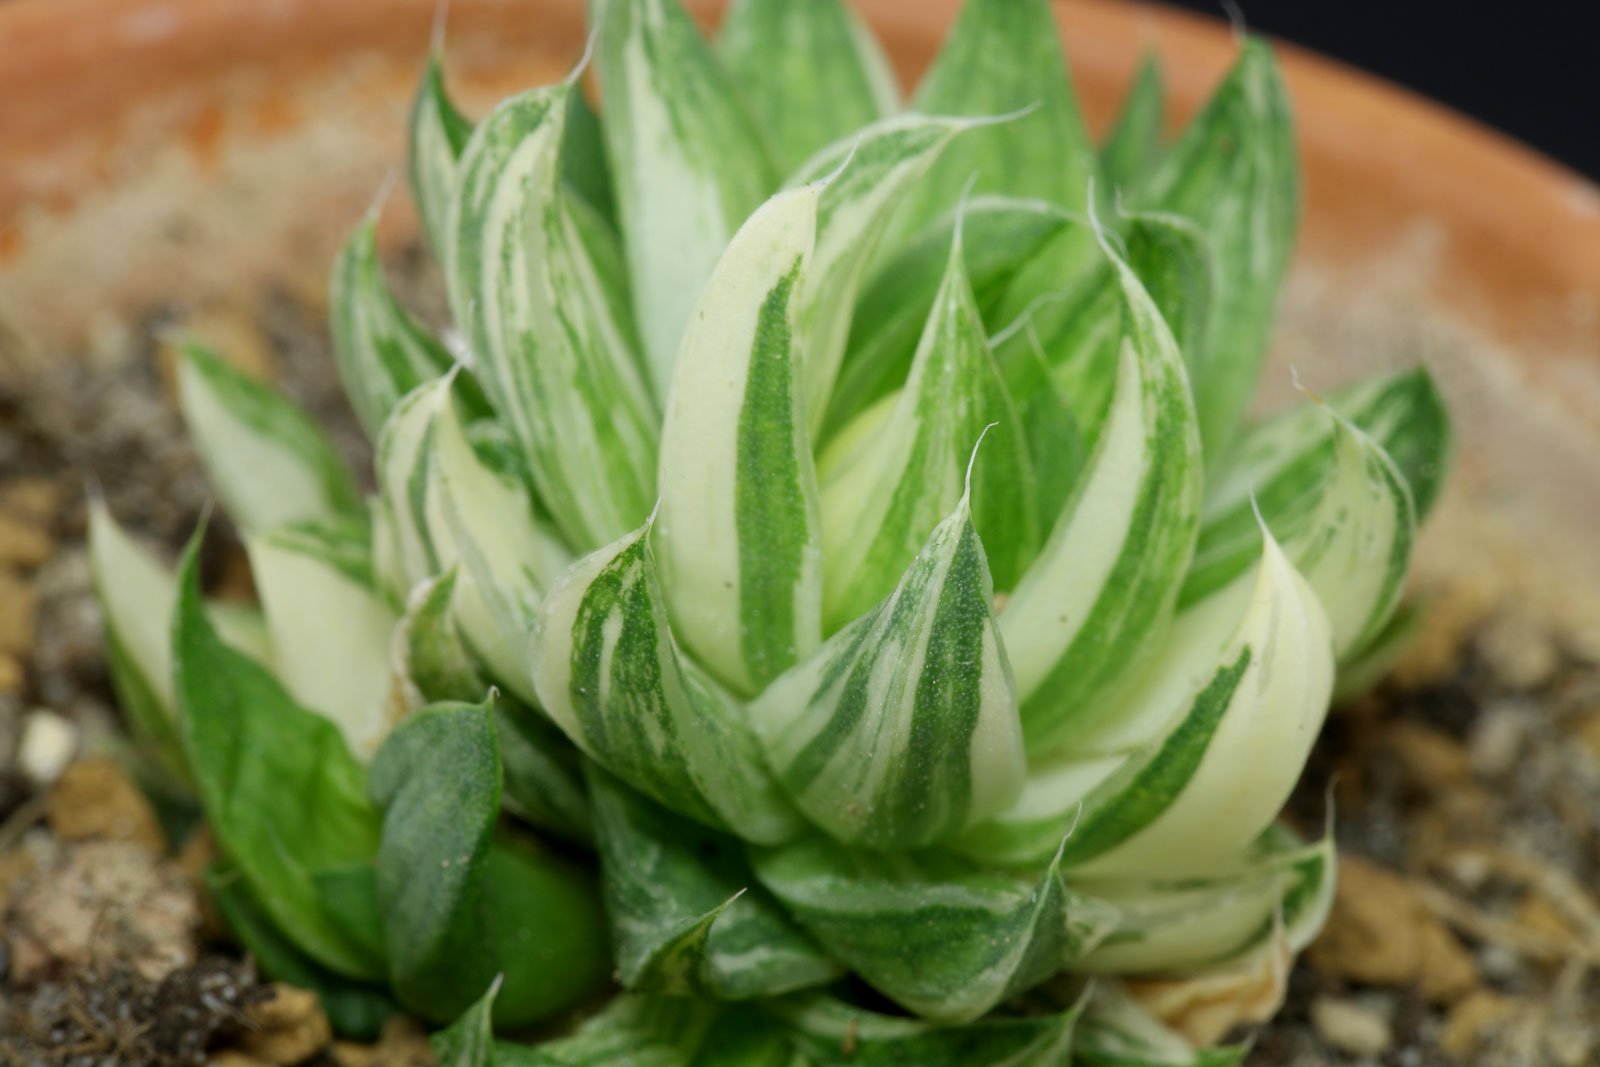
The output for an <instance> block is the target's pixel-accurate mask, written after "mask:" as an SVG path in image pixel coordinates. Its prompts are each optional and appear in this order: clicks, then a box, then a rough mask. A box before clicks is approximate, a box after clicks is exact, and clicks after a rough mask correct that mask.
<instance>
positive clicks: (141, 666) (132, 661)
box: [89, 494, 272, 781]
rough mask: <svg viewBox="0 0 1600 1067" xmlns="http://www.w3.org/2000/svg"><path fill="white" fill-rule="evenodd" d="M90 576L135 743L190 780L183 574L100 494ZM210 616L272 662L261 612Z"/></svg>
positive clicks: (92, 511)
mask: <svg viewBox="0 0 1600 1067" xmlns="http://www.w3.org/2000/svg"><path fill="white" fill-rule="evenodd" d="M89 577H90V581H91V582H92V584H93V586H94V595H95V600H96V602H97V603H98V604H99V606H100V619H101V624H102V625H103V627H104V629H105V641H106V653H107V659H108V661H109V663H110V666H111V680H112V684H113V685H114V686H115V688H116V691H117V698H118V702H119V707H121V708H122V710H123V711H124V712H125V713H126V714H127V716H128V719H129V725H130V726H131V727H132V730H133V734H134V739H135V741H137V742H138V744H139V746H140V748H141V749H142V750H143V752H144V754H145V755H148V756H150V757H152V758H153V759H155V760H156V762H157V763H158V765H159V766H160V767H161V768H162V769H163V770H164V771H167V772H170V773H171V774H173V775H174V776H175V777H176V778H177V780H179V781H186V780H187V779H188V768H187V767H186V766H185V762H184V757H183V750H182V745H181V741H180V738H179V736H178V727H177V712H176V707H177V697H176V693H175V690H174V680H173V674H172V617H173V611H174V607H175V605H176V604H177V600H178V579H177V575H175V574H174V573H173V571H172V569H171V568H170V567H169V566H167V564H165V563H164V562H162V561H161V560H160V559H158V558H157V557H156V555H155V553H153V552H151V551H150V549H149V548H147V547H146V546H144V545H142V544H140V543H139V542H137V541H135V540H134V539H133V537H132V536H130V535H129V533H128V532H127V531H126V530H124V529H123V528H122V526H121V525H119V524H118V523H117V520H116V519H115V518H113V517H112V515H111V512H110V511H109V510H108V509H107V508H106V504H105V500H104V499H103V498H101V497H100V496H99V495H98V494H95V495H92V496H91V497H90V498H89ZM206 615H207V617H208V618H209V619H210V621H211V624H212V625H213V626H214V627H216V630H217V634H218V636H219V637H220V638H221V639H222V641H224V642H225V643H226V644H227V645H228V646H229V647H231V648H233V649H235V650H236V651H238V652H241V653H243V654H244V655H246V656H249V657H250V658H251V659H253V660H255V661H256V662H258V663H262V664H270V663H271V659H272V657H271V648H270V642H269V640H268V638H267V634H266V625H265V623H264V622H263V621H262V619H261V612H260V611H259V610H257V609H256V608H254V607H253V606H246V605H242V604H231V603H217V602H212V603H210V604H208V605H206Z"/></svg>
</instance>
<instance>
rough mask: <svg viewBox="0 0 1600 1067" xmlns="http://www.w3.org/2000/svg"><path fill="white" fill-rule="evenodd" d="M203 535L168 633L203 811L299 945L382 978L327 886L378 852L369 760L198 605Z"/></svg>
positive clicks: (195, 542) (255, 894) (191, 555)
mask: <svg viewBox="0 0 1600 1067" xmlns="http://www.w3.org/2000/svg"><path fill="white" fill-rule="evenodd" d="M201 536H202V534H200V533H197V534H196V536H195V537H194V539H192V540H191V541H190V543H189V547H188V548H187V549H186V551H185V553H184V558H183V563H182V565H181V566H180V568H179V579H178V602H177V608H176V610H175V612H174V616H173V630H172V634H173V637H172V645H173V672H174V673H173V676H174V679H175V681H176V691H177V704H178V723H179V734H180V736H181V738H182V740H183V748H184V753H185V756H186V757H187V760H188V765H189V767H190V770H191V771H192V773H193V775H194V781H195V786H196V790H197V792H198V794H199V799H200V803H201V806H202V807H203V809H204V810H205V814H206V820H207V822H208V824H209V825H210V827H211V831H212V833H213V834H215V835H216V839H217V843H218V844H219V846H220V847H221V849H222V851H223V852H224V853H225V854H226V855H227V856H229V857H230V858H231V859H232V861H233V863H234V865H235V866H236V867H237V869H238V871H239V874H240V877H241V878H242V879H243V880H244V882H245V884H246V885H247V886H248V887H249V891H250V895H251V897H252V898H253V899H254V900H256V901H257V902H258V903H259V904H260V905H261V907H262V908H263V909H264V910H265V911H266V913H267V914H268V916H269V917H270V918H271V920H272V922H273V924H274V925H275V926H276V927H277V928H278V929H279V930H281V931H282V932H283V934H284V936H285V937H287V938H288V939H289V940H290V941H291V942H293V944H294V945H295V947H296V948H297V949H299V950H300V951H301V952H303V953H305V954H306V955H307V956H309V957H310V958H311V959H313V960H315V961H316V962H317V963H318V964H320V965H322V966H324V967H327V968H328V969H329V970H332V971H334V972H337V973H338V974H341V975H346V976H349V977H354V978H361V979H379V978H381V977H382V976H383V973H384V966H383V961H382V960H381V959H377V958H374V957H373V955H372V954H371V952H370V951H369V949H368V947H367V945H366V939H365V938H364V937H362V936H359V935H358V933H357V932H354V931H352V930H350V929H348V928H347V927H346V926H345V925H344V924H343V923H342V922H340V921H339V920H338V919H337V918H336V917H335V915H334V914H333V913H332V912H331V911H330V909H329V908H328V907H327V905H326V903H325V901H324V899H323V894H322V881H323V877H322V876H323V875H324V874H326V873H328V872H334V871H340V870H346V869H348V868H349V867H351V866H352V865H361V864H365V863H369V862H370V861H371V859H372V857H373V855H375V854H376V852H377V847H378V815H377V812H376V811H374V810H373V808H372V806H371V805H370V804H369V803H368V802H367V798H366V790H365V778H366V773H365V770H364V768H363V767H362V765H361V764H360V763H359V762H358V761H357V760H356V759H355V757H354V756H352V755H351V753H350V750H349V748H348V747H347V745H346V743H345V741H344V738H343V737H342V736H341V734H340V732H339V729H338V728H337V727H336V726H335V725H334V724H333V723H332V722H330V721H328V719H326V718H324V717H323V716H321V715H318V714H317V713H315V712H312V711H308V710H306V709H305V708H303V707H301V706H299V705H298V704H296V703H295V701H294V699H293V698H292V697H290V696H289V694H288V693H287V692H286V691H285V690H284V688H283V686H282V685H280V684H279V683H278V682H277V681H276V680H275V679H274V678H273V677H272V675H270V674H269V673H267V671H265V670H264V669H263V668H261V667H260V666H259V665H257V664H256V663H255V662H254V661H253V660H251V659H250V658H249V657H247V656H245V655H243V654H241V653H239V652H236V651H234V650H233V649H231V648H229V647H228V646H227V645H226V644H224V643H223V642H222V640H221V638H220V637H218V635H217V631H216V629H215V628H214V627H213V626H212V625H211V623H210V622H209V621H208V620H207V619H206V617H205V612H204V611H203V610H202V606H201V599H200V583H199V549H200V538H201ZM307 797H315V798H316V803H315V804H307V803H305V802H304V801H305V798H307Z"/></svg>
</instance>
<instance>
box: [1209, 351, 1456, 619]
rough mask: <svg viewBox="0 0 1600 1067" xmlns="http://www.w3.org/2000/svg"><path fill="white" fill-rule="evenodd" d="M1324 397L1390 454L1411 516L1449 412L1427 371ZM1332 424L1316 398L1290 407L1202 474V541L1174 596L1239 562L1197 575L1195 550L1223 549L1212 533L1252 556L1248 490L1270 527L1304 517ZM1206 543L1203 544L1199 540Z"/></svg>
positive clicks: (1437, 458) (1421, 498) (1424, 495)
mask: <svg viewBox="0 0 1600 1067" xmlns="http://www.w3.org/2000/svg"><path fill="white" fill-rule="evenodd" d="M1326 404H1327V407H1328V408H1330V409H1332V410H1333V411H1334V412H1337V413H1338V414H1339V415H1342V416H1343V417H1344V418H1346V419H1348V420H1349V421H1350V422H1351V423H1353V424H1354V425H1355V426H1356V427H1357V428H1359V429H1360V430H1361V431H1362V432H1364V433H1366V434H1367V435H1369V436H1370V437H1371V438H1372V439H1373V440H1374V441H1375V442H1376V443H1377V445H1378V446H1379V447H1380V448H1381V449H1382V450H1383V451H1384V452H1386V453H1387V454H1388V455H1389V457H1390V458H1391V459H1393V460H1394V462H1395V465H1396V466H1397V467H1399V469H1400V471H1401V473H1402V474H1403V475H1404V477H1405V480H1406V484H1407V485H1408V487H1409V488H1410V491H1411V496H1412V500H1413V502H1414V503H1415V505H1416V512H1417V518H1418V521H1419V522H1420V521H1421V519H1422V518H1424V517H1425V516H1426V515H1427V514H1428V510H1429V509H1430V508H1431V507H1432V506H1433V502H1434V500H1435V499H1436V498H1437V496H1438V490H1439V486H1440V484H1441V483H1442V481H1443V477H1444V474H1445V472H1446V471H1447V470H1448V468H1449V465H1450V453H1451V447H1452V440H1451V427H1450V417H1449V413H1448V411H1447V410H1446V409H1445V406H1444V400H1443V398H1442V397H1441V396H1440V395H1439V391H1438V387H1437V386H1436V385H1435V384H1434V382H1433V378H1432V376H1431V375H1429V374H1428V372H1427V371H1426V370H1423V369H1421V368H1417V369H1415V370H1409V371H1400V372H1398V373H1394V374H1387V375H1382V376H1379V377H1375V378H1369V379H1365V380H1363V381H1360V382H1356V383H1355V384H1353V385H1350V386H1346V387H1345V388H1342V389H1338V390H1335V391H1334V392H1332V393H1330V394H1328V396H1327V398H1326ZM1334 427H1335V423H1334V422H1333V421H1332V420H1330V419H1329V418H1328V416H1327V414H1326V413H1325V412H1324V411H1323V410H1321V408H1320V407H1319V406H1318V405H1315V404H1298V405H1296V406H1294V407H1291V408H1288V409H1287V410H1285V411H1282V412H1279V413H1278V414H1276V415H1273V416H1272V417H1270V418H1268V419H1265V420H1264V421H1262V422H1259V423H1257V424H1256V425H1254V426H1252V427H1250V428H1249V429H1248V430H1247V431H1246V432H1245V433H1244V434H1243V435H1242V436H1241V437H1240V439H1239V441H1238V443H1237V445H1236V447H1235V448H1234V449H1233V451H1232V452H1231V453H1230V454H1229V456H1228V458H1227V460H1226V461H1225V462H1224V463H1222V464H1221V465H1219V466H1218V467H1217V468H1216V469H1214V470H1213V472H1212V477H1211V478H1210V479H1208V482H1207V485H1206V503H1205V532H1203V533H1202V534H1201V538H1202V548H1201V549H1200V550H1198V551H1197V561H1196V562H1197V566H1196V574H1194V575H1191V578H1190V584H1191V588H1190V589H1188V590H1186V592H1185V596H1184V599H1186V600H1192V599H1194V598H1195V597H1196V596H1198V595H1200V594H1202V593H1204V592H1205V591H1207V590H1208V589H1211V588H1215V587H1217V586H1219V585H1221V584H1222V583H1223V582H1225V581H1227V579H1228V578H1230V577H1232V576H1233V574H1236V573H1238V571H1239V570H1242V569H1243V566H1241V565H1238V564H1234V569H1222V570H1219V572H1218V574H1217V575H1215V576H1212V577H1208V578H1205V579H1203V580H1202V579H1201V578H1200V577H1199V576H1198V575H1199V573H1200V571H1201V570H1202V569H1203V568H1201V567H1199V563H1200V561H1201V558H1202V557H1204V558H1207V559H1212V558H1215V559H1221V558H1223V556H1224V555H1225V554H1224V553H1221V552H1219V551H1218V545H1219V543H1220V541H1221V540H1225V541H1226V542H1228V543H1238V544H1244V545H1248V546H1249V547H1250V548H1251V552H1250V556H1251V557H1253V547H1254V546H1253V544H1252V543H1251V542H1253V540H1254V533H1253V531H1254V528H1255V523H1254V519H1253V517H1252V506H1251V503H1250V501H1251V498H1252V497H1254V498H1255V500H1256V501H1257V503H1258V504H1259V506H1260V508H1261V511H1262V514H1263V515H1264V516H1266V518H1267V520H1268V524H1269V525H1271V526H1272V528H1273V530H1274V531H1277V530H1279V529H1280V527H1281V526H1282V524H1283V523H1284V522H1286V521H1288V516H1290V515H1292V514H1296V513H1298V514H1301V515H1304V514H1309V512H1310V510H1311V508H1312V507H1313V506H1314V505H1313V501H1314V499H1315V495H1316V493H1315V491H1316V489H1317V487H1318V486H1320V485H1321V484H1322V483H1323V482H1324V481H1325V480H1326V477H1327V472H1328V470H1329V468H1330V467H1331V466H1332V462H1333V446H1332V441H1333V437H1334ZM1245 535H1249V536H1245ZM1207 540H1210V541H1211V542H1212V544H1211V545H1209V546H1207V545H1206V544H1205V542H1206V541H1207ZM1245 564H1246V565H1247V564H1248V558H1247V559H1246V561H1245ZM1202 581H1203V584H1197V583H1202Z"/></svg>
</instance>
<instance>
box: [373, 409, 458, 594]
mask: <svg viewBox="0 0 1600 1067" xmlns="http://www.w3.org/2000/svg"><path fill="white" fill-rule="evenodd" d="M449 397H450V382H449V381H448V380H447V379H445V378H439V379H435V380H434V381H431V382H427V383H425V384H423V385H420V386H418V387H417V388H415V389H413V390H412V391H411V392H409V393H407V394H406V395H405V396H403V397H401V398H400V402H399V403H398V404H396V405H395V407H394V409H393V410H392V411H391V412H390V413H389V417H388V419H386V420H385V421H384V424H383V429H382V430H381V431H380V432H379V434H378V445H377V457H376V460H375V463H374V467H375V472H376V474H377V482H378V495H377V498H376V500H375V501H374V502H373V511H374V524H375V526H378V527H381V529H380V530H378V531H376V532H375V533H374V535H373V536H374V541H375V542H377V541H381V540H387V541H388V542H389V545H388V550H389V551H391V552H392V553H393V558H392V559H389V558H384V559H381V560H379V559H375V564H374V569H375V570H376V571H377V573H378V577H379V579H380V581H381V584H382V586H383V588H384V589H385V590H386V591H387V593H388V594H389V596H390V598H391V599H392V600H394V601H395V602H396V603H399V604H404V603H405V602H406V600H407V599H408V598H409V597H410V595H411V590H412V588H413V587H415V586H416V585H417V583H419V582H422V581H425V580H427V579H429V578H432V577H434V576H436V575H438V574H439V573H440V571H441V570H442V569H443V566H442V565H441V559H440V555H439V553H438V552H436V551H435V549H434V545H433V540H432V534H433V531H434V528H435V526H436V525H437V524H436V523H434V522H431V521H430V517H431V516H432V514H433V513H435V512H436V511H437V509H438V506H439V504H438V488H437V478H436V476H435V474H434V472H433V454H434V424H435V421H436V419H437V416H438V413H439V410H440V408H441V407H443V406H445V405H446V404H448V402H449ZM376 555H377V552H376V548H375V556H376Z"/></svg>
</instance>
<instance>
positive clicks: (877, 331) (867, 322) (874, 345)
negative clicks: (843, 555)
mask: <svg viewBox="0 0 1600 1067" xmlns="http://www.w3.org/2000/svg"><path fill="white" fill-rule="evenodd" d="M958 217H959V219H960V225H961V245H962V251H963V253H964V255H965V264H966V272H967V280H968V282H969V284H970V285H971V286H972V292H973V295H974V297H975V299H976V300H977V302H978V306H979V307H980V308H981V309H983V310H984V311H985V313H986V314H987V313H988V311H989V310H990V309H991V308H992V307H993V306H994V305H995V304H996V302H997V301H998V300H999V299H1000V296H1001V294H1002V292H1003V291H1004V289H1005V288H1006V286H1007V285H1009V284H1010V282H1011V280H1012V279H1013V278H1014V277H1015V276H1016V273H1017V271H1018V270H1019V269H1021V268H1022V267H1023V265H1025V264H1027V263H1028V262H1030V261H1031V260H1032V258H1033V257H1034V256H1035V255H1036V254H1037V253H1038V252H1039V251H1040V249H1041V248H1043V247H1045V246H1046V245H1048V244H1049V242H1050V241H1051V240H1052V239H1053V238H1054V237H1055V236H1056V235H1057V234H1059V233H1060V232H1061V231H1062V230H1063V229H1065V228H1066V227H1067V226H1069V225H1073V221H1072V216H1071V215H1070V214H1068V213H1067V212H1066V211H1065V210H1063V209H1062V208H1060V207H1057V206H1056V205H1054V204H1050V203H1046V202H1045V201H1042V200H1017V199H1011V198H1007V197H998V196H980V197H974V198H972V199H970V200H968V201H967V202H966V204H965V206H964V207H962V208H961V209H960V210H959V211H954V212H952V213H950V214H949V215H947V216H946V217H945V218H943V219H942V220H940V221H939V222H937V223H935V224H933V225H930V226H928V227H927V228H926V229H924V230H923V231H922V232H921V233H920V234H918V235H917V236H916V237H915V239H914V240H912V241H911V242H910V243H908V244H907V245H906V247H905V248H904V250H902V251H901V252H899V253H898V254H896V255H895V256H894V257H893V258H891V259H889V260H888V261H887V262H886V263H885V264H884V265H883V266H882V267H880V268H878V269H877V270H876V271H874V272H873V275H872V277H871V278H870V280H869V281H868V282H867V284H866V285H865V286H863V287H862V289H861V295H860V298H859V299H858V300H857V301H856V305H855V314H854V318H853V319H852V320H851V324H850V341H849V344H848V346H847V347H846V351H845V357H844V361H843V363H842V364H841V366H840V368H839V374H838V378H837V382H836V384H835V387H834V390H833V395H832V396H831V397H830V398H829V401H828V410H827V417H826V419H825V420H824V421H823V430H822V435H823V439H824V440H827V439H830V438H832V437H833V436H834V435H835V434H837V433H838V432H839V431H840V430H841V429H842V428H843V427H845V426H846V425H848V424H849V423H851V422H853V421H854V420H855V418H856V417H857V416H858V415H860V413H861V412H862V411H864V410H866V409H867V408H868V407H870V406H871V405H872V404H873V403H875V402H876V401H878V400H880V399H882V398H883V397H885V396H887V395H888V394H890V393H892V392H893V391H894V390H896V389H898V388H900V387H901V385H903V384H904V383H905V380H906V375H907V374H909V373H910V370H911V363H912V359H913V357H914V356H915V353H916V350H917V341H918V339H919V338H920V337H921V335H922V330H923V325H924V324H925V323H926V322H927V320H928V313H929V311H930V310H931V309H932V308H933V301H934V298H935V297H936V296H937V295H938V292H939V288H940V286H941V285H942V284H943V283H944V275H945V259H944V254H945V250H946V249H948V248H949V247H950V244H951V241H952V240H953V238H954V234H955V228H956V223H957V218H958Z"/></svg>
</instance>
